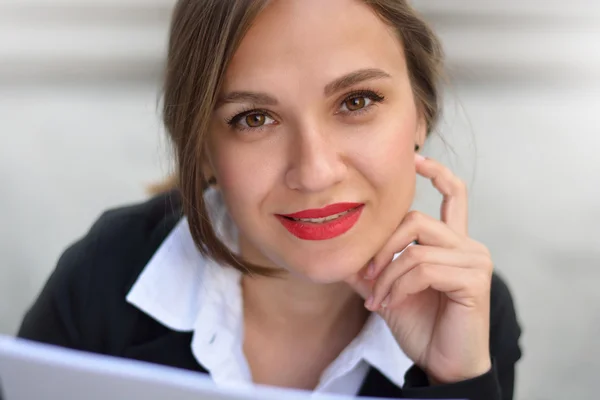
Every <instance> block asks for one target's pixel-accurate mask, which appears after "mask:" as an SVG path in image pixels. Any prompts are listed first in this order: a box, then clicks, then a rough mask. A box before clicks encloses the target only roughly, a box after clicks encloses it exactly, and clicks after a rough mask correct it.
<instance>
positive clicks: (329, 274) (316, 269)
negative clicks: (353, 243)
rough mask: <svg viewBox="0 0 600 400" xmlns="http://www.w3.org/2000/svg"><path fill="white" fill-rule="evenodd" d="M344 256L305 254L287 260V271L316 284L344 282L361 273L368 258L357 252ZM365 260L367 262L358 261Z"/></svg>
mask: <svg viewBox="0 0 600 400" xmlns="http://www.w3.org/2000/svg"><path fill="white" fill-rule="evenodd" d="M341 253H342V254H339V255H336V254H332V253H329V254H326V255H322V254H315V253H312V254H309V255H307V254H304V255H302V256H300V255H299V256H298V257H297V258H296V257H294V259H291V260H286V261H287V262H285V264H286V269H287V270H288V271H290V272H291V273H293V274H295V275H298V276H301V277H303V278H304V279H307V280H309V281H311V282H314V283H320V284H330V283H338V282H343V281H345V280H346V279H348V278H350V277H351V276H352V275H354V274H356V273H358V272H360V271H361V270H362V269H363V268H364V267H365V265H366V263H367V261H368V258H366V257H361V256H359V255H358V254H356V253H355V252H347V251H344V252H341ZM363 258H364V259H365V260H367V261H364V262H362V261H358V262H357V260H362V259H363Z"/></svg>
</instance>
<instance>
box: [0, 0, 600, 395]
mask: <svg viewBox="0 0 600 400" xmlns="http://www.w3.org/2000/svg"><path fill="white" fill-rule="evenodd" d="M413 2H414V4H415V6H416V7H417V8H419V9H420V10H421V11H422V12H423V14H424V15H425V17H426V19H428V20H429V21H430V22H431V23H432V25H433V26H434V27H435V29H436V30H437V32H438V33H439V35H440V36H441V38H442V40H443V42H444V45H445V49H446V52H447V55H448V76H449V83H448V85H447V87H446V100H445V101H446V107H445V108H446V111H445V117H444V119H443V121H442V124H441V125H440V129H439V132H440V135H441V136H442V137H443V141H442V140H440V139H439V138H437V137H434V138H432V140H431V142H430V143H429V144H428V145H427V147H426V153H427V154H428V155H430V156H433V157H437V158H439V159H441V160H442V161H444V162H445V163H447V164H448V165H450V166H451V167H452V168H453V169H454V170H455V171H456V172H457V173H459V174H460V175H461V176H462V177H463V178H464V179H465V180H466V181H467V182H468V183H469V186H470V188H471V192H470V193H471V215H470V218H471V222H470V223H471V234H472V236H473V237H474V238H476V239H477V240H479V241H482V242H484V243H485V244H487V245H488V247H489V248H490V249H491V251H492V254H493V256H494V259H495V262H496V265H497V270H498V272H499V273H500V274H501V275H503V276H504V277H505V278H506V280H507V281H508V283H509V286H510V287H511V289H512V292H513V294H514V297H515V299H516V304H517V308H518V313H519V319H520V321H521V323H522V325H523V328H524V334H523V338H522V345H523V348H524V358H523V360H522V362H521V363H520V365H519V371H518V372H519V377H518V382H517V385H518V388H517V398H518V399H523V400H525V399H560V398H564V394H565V393H568V394H569V398H572V399H596V398H598V397H597V396H598V394H597V393H596V392H592V388H594V387H597V379H598V378H599V377H600V344H599V343H598V337H599V336H600V290H599V289H598V285H599V283H600V228H599V227H600V179H598V175H599V174H600V153H599V150H600V130H599V128H598V127H599V126H600V3H599V2H597V1H594V0H578V1H576V0H570V1H569V2H565V1H550V0H546V1H541V0H540V1H536V0H522V1H517V0H512V1H497V0H420V1H417V0H414V1H413ZM173 3H174V1H173V0H94V1H92V0H0V143H1V145H0V193H1V196H0V333H5V334H13V333H15V332H16V329H17V327H18V325H19V323H20V319H21V317H22V314H23V312H24V311H25V310H26V309H27V308H28V307H29V306H30V304H31V302H32V301H33V299H34V298H35V296H36V295H37V294H38V292H39V290H40V289H41V287H42V285H43V284H44V282H45V280H46V279H47V277H48V274H49V273H50V272H51V270H52V269H53V267H54V265H55V262H56V260H57V258H58V256H59V254H60V253H61V252H62V251H63V250H64V249H65V247H66V246H67V245H68V244H69V243H71V242H73V241H74V240H75V239H76V238H78V237H80V236H81V235H83V234H84V233H85V232H86V230H87V229H88V228H89V227H90V224H91V223H92V222H93V221H94V220H95V219H96V218H97V217H98V216H99V214H100V213H101V212H102V211H103V210H105V209H107V208H110V207H114V206H118V205H122V204H125V203H131V202H136V201H140V200H142V199H144V198H145V197H146V192H145V189H146V185H147V184H148V183H151V182H153V181H155V180H157V179H160V178H161V177H163V176H165V175H166V174H168V173H169V172H170V171H171V168H172V167H171V158H170V153H169V146H168V142H167V141H166V140H165V138H164V133H163V129H162V126H161V123H160V116H159V112H158V108H157V102H158V99H159V96H160V77H161V68H162V64H163V59H164V56H165V45H166V40H167V29H168V22H169V16H170V11H171V8H172V6H173ZM438 201H439V198H438V197H437V195H436V194H435V193H434V191H433V190H431V189H430V188H429V187H428V185H425V184H422V185H421V186H420V188H419V191H418V198H417V204H416V207H417V208H420V209H423V210H425V211H427V212H430V213H433V214H437V212H438V207H439V203H438Z"/></svg>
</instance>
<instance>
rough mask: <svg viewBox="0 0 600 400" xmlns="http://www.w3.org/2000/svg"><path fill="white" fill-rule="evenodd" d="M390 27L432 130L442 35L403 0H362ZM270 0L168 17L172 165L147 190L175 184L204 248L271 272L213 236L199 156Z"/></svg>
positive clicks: (212, 0) (210, 4)
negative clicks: (229, 72)
mask: <svg viewBox="0 0 600 400" xmlns="http://www.w3.org/2000/svg"><path fill="white" fill-rule="evenodd" d="M363 1H365V2H366V3H367V4H368V5H369V6H371V7H372V9H373V10H374V11H375V13H376V14H377V15H378V16H379V17H380V18H381V19H382V20H383V21H384V22H386V23H387V24H389V25H390V26H391V27H393V28H394V29H395V30H396V31H397V33H398V38H399V40H400V41H401V42H402V43H403V45H404V51H405V56H406V62H407V67H408V73H409V76H410V79H411V82H412V87H413V92H414V95H415V99H416V102H417V106H418V109H419V111H420V112H421V113H422V114H423V116H424V119H425V121H426V123H427V134H429V133H431V131H432V130H433V128H434V127H435V124H436V122H437V119H438V115H439V113H440V104H439V103H440V100H439V87H438V85H439V78H440V74H441V67H442V59H443V57H442V56H443V55H442V50H441V46H440V43H439V41H438V39H437V37H436V36H435V34H434V33H433V31H432V30H431V29H430V28H429V26H428V25H427V24H426V23H425V22H424V21H423V19H421V17H420V16H419V15H418V14H417V13H416V11H415V10H414V9H413V8H412V7H411V6H410V5H409V4H408V3H407V1H406V0H363ZM267 3H268V0H179V1H178V2H177V4H176V6H175V10H174V12H173V17H172V21H171V31H170V39H169V48H168V58H167V66H166V77H165V84H164V103H163V119H164V124H165V127H166V129H167V132H168V134H169V136H170V139H171V141H172V143H173V145H174V149H175V156H176V161H177V173H176V175H174V176H172V177H171V178H169V179H168V180H167V181H166V182H165V183H163V184H158V185H156V186H155V187H154V188H152V189H151V190H153V191H162V190H166V189H167V188H175V187H177V188H178V189H179V191H180V192H181V195H182V200H183V211H184V214H185V215H186V216H187V218H188V221H189V226H190V232H191V234H192V237H193V239H194V242H195V243H196V246H197V247H198V249H199V250H200V252H201V253H202V254H204V255H205V256H208V257H211V258H213V259H214V260H216V261H217V262H220V263H222V264H226V265H231V266H233V267H235V268H237V269H239V270H241V271H242V272H245V273H248V272H250V273H256V274H263V275H273V271H272V270H271V269H268V268H265V267H260V266H257V265H252V264H249V263H247V262H246V261H244V260H243V259H242V258H241V257H240V256H239V255H236V254H233V253H232V252H230V251H229V249H228V248H227V247H226V246H225V245H224V244H223V243H222V242H221V241H220V240H219V239H218V238H217V236H216V234H215V231H214V229H213V227H212V226H211V223H210V221H209V219H208V218H207V212H206V207H205V204H204V199H203V196H202V194H203V191H204V189H205V188H206V187H207V182H206V177H204V176H203V174H202V165H203V161H202V157H203V155H204V152H205V146H204V143H205V138H206V136H207V134H208V127H209V123H210V118H211V114H212V112H213V109H214V106H215V102H216V100H217V95H218V93H219V91H220V87H221V84H222V81H223V76H224V73H225V70H226V68H227V65H228V63H229V61H230V60H231V58H232V57H233V54H234V52H235V51H236V49H237V47H238V45H239V43H240V41H241V40H242V38H243V37H244V35H245V34H246V32H247V31H248V29H249V28H250V26H251V24H252V22H253V21H254V19H255V18H256V16H257V15H258V14H259V13H260V11H261V10H262V9H263V8H264V7H265V6H266V4H267Z"/></svg>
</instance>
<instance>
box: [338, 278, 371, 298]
mask: <svg viewBox="0 0 600 400" xmlns="http://www.w3.org/2000/svg"><path fill="white" fill-rule="evenodd" d="M345 282H346V283H347V284H348V285H349V286H350V287H351V288H352V289H353V290H354V291H355V292H356V293H358V294H359V295H360V297H362V298H363V299H365V300H366V299H367V298H369V296H370V295H371V293H372V292H373V284H374V281H372V280H367V279H365V278H364V274H361V273H358V274H354V275H352V276H351V277H350V278H348V279H346V280H345Z"/></svg>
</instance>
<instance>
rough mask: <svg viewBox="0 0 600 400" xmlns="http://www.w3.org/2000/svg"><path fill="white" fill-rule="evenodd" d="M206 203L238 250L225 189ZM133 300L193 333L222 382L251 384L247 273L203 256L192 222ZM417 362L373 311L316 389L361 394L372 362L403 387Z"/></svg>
mask: <svg viewBox="0 0 600 400" xmlns="http://www.w3.org/2000/svg"><path fill="white" fill-rule="evenodd" d="M205 201H206V207H207V210H208V214H209V218H210V219H211V222H212V224H213V227H214V228H215V231H216V233H217V235H218V236H219V238H220V239H221V240H222V241H223V242H224V244H226V245H227V246H229V248H231V249H232V250H234V251H235V250H237V230H236V228H235V226H234V224H233V222H232V220H231V218H229V215H228V213H227V210H226V207H225V205H224V204H223V201H222V198H221V196H220V194H219V192H217V191H215V190H212V189H209V190H207V192H206V194H205ZM127 301H128V302H129V303H131V304H132V305H134V306H135V307H137V308H138V309H140V310H141V311H143V312H144V313H146V314H148V315H149V316H151V317H152V318H154V319H155V320H156V321H158V322H160V323H161V324H163V325H164V326H166V327H168V328H170V329H172V330H175V331H181V332H189V331H193V336H192V342H191V349H192V353H193V355H194V357H195V358H196V360H197V361H198V363H200V364H201V365H202V366H203V367H204V368H205V369H206V370H207V371H208V372H209V374H210V376H211V377H212V379H213V380H214V382H215V383H216V384H217V385H240V384H241V385H244V384H252V376H251V373H250V369H249V367H248V362H247V360H246V357H245V355H244V353H243V338H244V327H243V321H244V318H243V306H242V291H241V273H240V272H239V271H237V270H236V269H234V268H229V267H223V266H221V265H219V264H217V263H215V262H214V261H213V260H211V259H208V258H205V257H204V256H203V255H202V254H201V253H200V252H199V251H198V249H197V248H196V246H195V244H194V241H193V239H192V236H191V233H190V230H189V226H188V222H187V219H185V218H183V219H182V220H181V221H180V222H179V223H178V224H177V226H176V227H175V228H174V229H173V231H172V232H171V233H170V234H169V235H168V237H167V238H166V239H165V241H164V242H163V243H162V244H161V246H160V247H159V248H158V250H157V251H156V253H155V254H154V256H153V257H152V259H151V260H150V261H149V262H148V264H147V265H146V267H145V268H144V270H143V271H142V273H141V274H140V276H139V277H138V279H137V281H136V282H135V284H134V285H133V286H132V288H131V290H130V292H129V293H128V294H127ZM411 365H412V361H411V360H410V359H409V358H408V357H407V356H406V355H405V354H404V352H403V351H402V350H401V349H400V347H399V346H398V344H397V343H396V340H395V339H394V337H393V336H392V334H391V332H390V330H389V328H388V327H387V325H386V323H385V321H383V319H382V318H381V317H380V316H379V315H377V314H372V315H371V316H370V317H369V319H368V320H367V323H366V324H365V326H364V328H363V329H362V331H361V332H360V333H359V335H358V336H357V337H356V338H355V339H354V340H353V341H352V342H351V343H350V344H349V345H348V346H347V347H346V348H345V349H344V350H343V351H342V352H341V353H340V355H339V356H338V357H337V358H336V359H335V360H334V361H333V362H332V363H331V364H330V365H329V366H328V367H327V368H326V370H325V371H324V372H323V374H322V375H321V378H320V381H319V384H318V386H317V387H316V389H315V392H319V393H334V394H344V395H356V394H357V393H358V391H359V389H360V387H361V385H362V383H363V381H364V379H365V377H366V375H367V372H368V370H369V367H370V366H371V367H374V368H376V369H378V370H379V371H380V372H381V373H382V374H383V375H384V376H386V377H387V378H388V379H389V380H390V381H391V382H393V383H394V384H395V385H397V386H402V385H403V383H404V374H405V373H406V371H407V370H408V369H409V368H410V367H411Z"/></svg>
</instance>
